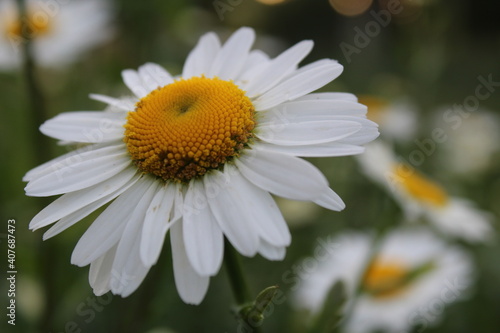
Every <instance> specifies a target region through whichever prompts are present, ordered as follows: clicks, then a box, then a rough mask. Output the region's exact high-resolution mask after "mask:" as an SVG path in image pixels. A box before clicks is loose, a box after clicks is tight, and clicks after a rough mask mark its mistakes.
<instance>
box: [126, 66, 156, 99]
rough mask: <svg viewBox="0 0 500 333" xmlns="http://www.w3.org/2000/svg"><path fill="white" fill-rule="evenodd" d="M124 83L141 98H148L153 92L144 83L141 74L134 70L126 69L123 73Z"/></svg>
mask: <svg viewBox="0 0 500 333" xmlns="http://www.w3.org/2000/svg"><path fill="white" fill-rule="evenodd" d="M122 78H123V82H125V84H126V85H127V87H128V88H129V89H130V90H131V91H132V92H133V93H134V95H136V96H137V97H139V98H143V97H145V96H147V95H148V94H149V93H150V92H151V90H149V89H148V87H147V86H146V85H145V84H144V83H143V82H142V80H141V77H140V76H139V73H137V72H136V71H134V70H133V69H125V70H123V71H122Z"/></svg>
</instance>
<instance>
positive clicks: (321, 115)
mask: <svg viewBox="0 0 500 333" xmlns="http://www.w3.org/2000/svg"><path fill="white" fill-rule="evenodd" d="M253 40H254V31H253V30H252V29H249V28H241V29H239V30H238V31H237V32H236V33H234V34H233V35H232V36H231V37H230V38H229V39H228V40H227V41H226V43H225V44H224V45H222V46H221V45H220V42H219V39H218V38H217V36H216V35H215V34H213V33H208V34H206V35H204V36H203V37H201V39H200V41H199V43H198V45H196V47H195V48H194V50H193V51H192V52H191V53H190V54H189V56H188V58H187V60H186V63H185V64H184V68H183V72H182V75H181V76H180V77H179V78H176V79H174V78H173V77H172V76H171V75H170V74H169V73H168V72H167V71H166V70H165V69H163V68H162V67H160V66H158V65H156V64H146V65H144V66H141V67H140V68H139V70H138V71H134V70H125V71H123V73H122V74H123V80H124V81H125V84H126V85H127V86H128V87H129V88H130V90H132V92H133V93H134V95H135V97H134V99H133V101H131V100H130V99H117V98H112V97H107V96H102V95H92V97H93V98H94V99H96V100H100V101H103V102H106V103H108V104H110V105H112V106H114V107H115V108H116V111H113V112H87V111H82V112H70V113H63V114H60V115H58V116H57V117H55V118H53V119H51V120H49V121H47V122H46V123H45V124H43V125H42V127H41V131H42V132H43V133H44V134H46V135H49V136H51V137H54V138H56V139H59V140H66V141H73V142H80V143H82V142H83V143H88V144H89V145H88V146H86V147H83V148H80V149H78V150H76V151H73V152H70V153H69V154H66V155H64V156H61V157H58V158H56V159H54V160H52V161H50V162H47V163H46V164H43V165H41V166H39V167H37V168H35V169H33V170H31V171H29V172H28V173H27V174H26V176H25V180H26V181H29V183H28V185H27V186H26V193H27V194H28V195H31V196H50V195H58V194H64V193H66V194H64V195H63V196H62V197H60V198H58V199H57V200H56V201H54V202H53V203H52V204H51V205H49V206H48V207H46V208H45V209H44V210H43V211H41V212H40V213H39V214H38V215H37V216H35V217H34V218H33V220H32V221H31V223H30V228H31V229H38V228H42V227H45V226H47V225H49V224H51V223H53V222H55V221H58V220H59V222H57V223H56V224H55V225H54V226H53V227H52V228H51V229H49V230H48V231H47V232H46V233H45V235H44V239H47V238H49V237H52V236H54V235H56V234H58V233H59V232H61V231H63V230H65V229H66V228H68V227H70V226H71V225H73V224H75V223H76V222H78V221H79V220H81V219H82V218H83V217H85V216H87V215H89V214H90V213H91V212H93V211H94V210H96V209H97V208H99V207H101V206H103V205H105V204H106V203H108V202H110V201H112V200H113V199H115V200H114V201H113V202H112V203H111V204H110V205H109V206H108V207H107V208H106V209H105V210H104V212H103V213H102V214H101V215H100V216H99V217H98V218H97V219H96V220H95V221H94V223H93V224H92V225H91V226H90V227H89V229H88V230H87V232H86V233H85V234H84V235H83V236H82V238H81V239H80V241H79V242H78V244H77V245H76V248H75V250H74V252H73V255H72V259H71V261H72V263H74V264H76V265H78V266H85V265H88V264H90V284H91V286H92V287H93V289H94V292H95V293H96V294H97V295H100V294H103V293H105V292H107V291H108V290H111V291H112V292H113V293H115V294H120V295H122V296H127V295H129V294H130V293H132V292H133V291H134V290H135V289H136V288H137V287H138V286H139V284H140V283H141V281H142V280H143V279H144V277H145V275H146V273H147V272H148V270H149V268H150V267H151V266H152V265H153V264H155V263H156V261H157V260H158V257H159V254H160V250H161V248H162V245H163V241H164V238H165V235H166V233H167V231H169V230H170V239H171V244H172V255H173V265H174V272H175V282H176V285H177V289H178V291H179V294H180V296H181V298H182V299H183V300H184V301H185V302H187V303H195V304H196V303H199V302H201V300H202V299H203V297H204V295H205V292H206V290H207V287H208V282H209V277H210V276H213V275H215V274H216V273H217V272H218V270H219V268H220V265H221V262H222V256H223V237H226V238H227V239H228V240H229V242H230V243H231V244H232V245H233V246H234V247H235V248H236V249H237V250H238V251H239V252H240V253H241V254H243V255H245V256H254V255H255V254H257V253H260V254H261V255H262V256H264V257H266V258H268V259H270V260H280V259H282V258H283V257H284V255H285V248H286V247H287V246H288V245H289V244H290V234H289V231H288V228H287V226H286V223H285V221H284V219H283V217H282V215H281V213H280V211H279V209H278V208H277V206H276V204H275V202H274V200H273V199H272V197H271V195H270V194H269V192H271V193H273V194H276V195H278V196H282V197H285V198H289V199H293V200H308V201H312V202H315V203H316V204H318V205H320V206H323V207H325V208H328V209H331V210H341V209H343V208H344V204H343V202H342V200H341V199H340V198H339V196H338V195H337V194H335V193H334V192H333V191H332V190H331V189H330V188H329V186H328V182H327V180H326V178H325V177H324V176H323V174H322V173H321V172H320V171H319V170H318V169H316V167H314V166H313V165H312V164H311V163H309V162H307V161H305V160H303V159H300V158H298V157H297V156H340V155H352V154H358V153H361V152H362V151H363V147H361V146H360V145H362V144H364V143H366V142H369V141H371V140H373V139H374V138H375V137H377V135H378V131H377V127H376V124H374V123H372V122H371V121H369V120H367V119H366V117H365V113H366V107H365V106H363V105H361V104H358V103H357V102H356V98H355V97H354V96H353V95H350V94H343V93H314V94H311V92H312V91H314V90H316V89H318V88H320V87H322V86H324V85H325V84H327V83H328V82H330V81H332V80H333V79H335V78H336V77H337V76H338V75H340V73H341V72H342V66H341V65H339V64H338V63H337V62H336V61H333V60H329V59H323V60H319V61H316V62H314V63H312V64H309V65H307V66H304V67H302V68H300V69H298V68H297V65H298V63H299V62H300V61H301V60H302V59H303V58H304V57H305V56H306V55H307V54H308V53H309V52H310V50H311V48H312V46H313V43H312V42H311V41H303V42H300V43H298V44H297V45H295V46H293V47H291V48H290V49H288V50H287V51H285V52H283V53H282V54H281V55H279V56H277V57H276V58H274V59H269V58H268V57H267V56H266V55H265V54H263V53H262V52H261V51H258V50H255V51H250V48H251V46H252V42H253Z"/></svg>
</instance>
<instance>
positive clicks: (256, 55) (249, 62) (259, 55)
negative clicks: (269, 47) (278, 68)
mask: <svg viewBox="0 0 500 333" xmlns="http://www.w3.org/2000/svg"><path fill="white" fill-rule="evenodd" d="M268 61H269V56H268V55H267V54H265V53H264V52H262V51H261V50H253V51H250V53H249V54H248V57H247V59H246V61H245V65H244V66H243V68H244V69H245V71H244V72H243V73H246V72H250V71H252V70H254V69H255V67H256V66H260V65H262V64H266V63H267V62H268Z"/></svg>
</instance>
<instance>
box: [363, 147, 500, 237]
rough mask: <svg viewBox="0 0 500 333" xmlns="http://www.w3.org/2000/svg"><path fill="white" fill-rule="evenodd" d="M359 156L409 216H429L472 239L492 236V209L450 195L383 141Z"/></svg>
mask: <svg viewBox="0 0 500 333" xmlns="http://www.w3.org/2000/svg"><path fill="white" fill-rule="evenodd" d="M357 159H358V161H359V162H360V165H361V167H362V169H363V171H364V172H365V174H366V175H367V176H369V177H370V178H372V179H373V180H374V181H376V182H378V183H379V184H381V185H382V186H383V187H384V188H385V189H386V190H387V191H388V192H389V193H390V194H392V195H393V196H394V199H395V200H396V201H397V202H398V203H399V204H400V205H401V207H402V208H403V210H404V212H405V214H406V217H407V219H408V220H410V221H415V220H417V219H418V218H420V217H425V218H426V219H428V220H429V221H430V222H432V223H433V225H434V226H436V227H437V228H438V229H440V230H441V231H442V232H444V233H446V234H449V235H452V236H455V237H460V238H463V239H465V240H468V241H471V242H478V241H487V240H489V239H491V237H492V234H493V233H492V231H493V230H492V227H491V215H490V214H489V213H486V212H483V211H481V210H479V209H477V208H476V207H475V205H474V204H473V203H472V202H471V201H469V200H466V199H462V198H456V197H451V196H449V194H448V193H446V191H445V189H444V188H443V187H441V186H440V185H439V184H437V183H435V182H433V181H432V180H431V179H429V178H427V177H426V176H424V175H423V174H421V173H420V172H419V171H418V170H416V169H415V168H414V167H412V166H411V165H409V164H408V163H406V162H405V161H404V160H399V159H397V158H396V156H395V155H394V153H393V151H392V149H391V148H390V147H389V146H388V145H386V144H384V143H383V142H381V141H377V142H374V143H371V144H370V145H368V146H367V147H366V153H365V154H363V156H359V157H358V158H357Z"/></svg>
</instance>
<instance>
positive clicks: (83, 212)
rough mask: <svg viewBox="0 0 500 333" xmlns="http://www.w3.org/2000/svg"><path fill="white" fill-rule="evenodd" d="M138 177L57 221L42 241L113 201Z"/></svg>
mask: <svg viewBox="0 0 500 333" xmlns="http://www.w3.org/2000/svg"><path fill="white" fill-rule="evenodd" d="M139 178H140V177H138V176H136V177H134V178H132V179H131V180H130V181H129V182H128V183H127V184H125V185H124V186H122V187H121V188H120V189H118V190H117V191H115V192H113V193H111V194H108V195H107V196H105V197H103V198H101V199H99V200H96V201H94V202H92V203H90V204H88V205H86V206H85V207H82V208H80V209H78V210H77V211H75V212H73V213H71V214H69V215H67V216H65V217H63V218H62V219H61V220H59V221H58V222H57V223H56V224H54V225H53V226H52V227H51V228H50V229H49V230H47V231H46V232H45V233H44V234H43V240H47V239H49V238H51V237H54V236H56V235H58V234H59V233H61V232H63V231H64V230H66V229H68V228H69V227H71V226H73V225H75V224H76V223H77V222H79V221H80V220H82V219H83V218H85V217H87V216H88V215H90V214H91V213H93V212H94V211H96V210H97V209H99V208H101V207H102V206H104V205H105V204H107V203H108V202H110V201H111V200H113V199H115V198H116V197H117V196H119V195H120V194H122V193H123V192H125V191H126V190H128V189H129V188H130V186H132V185H134V184H135V183H136V182H137V181H138V180H139Z"/></svg>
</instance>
